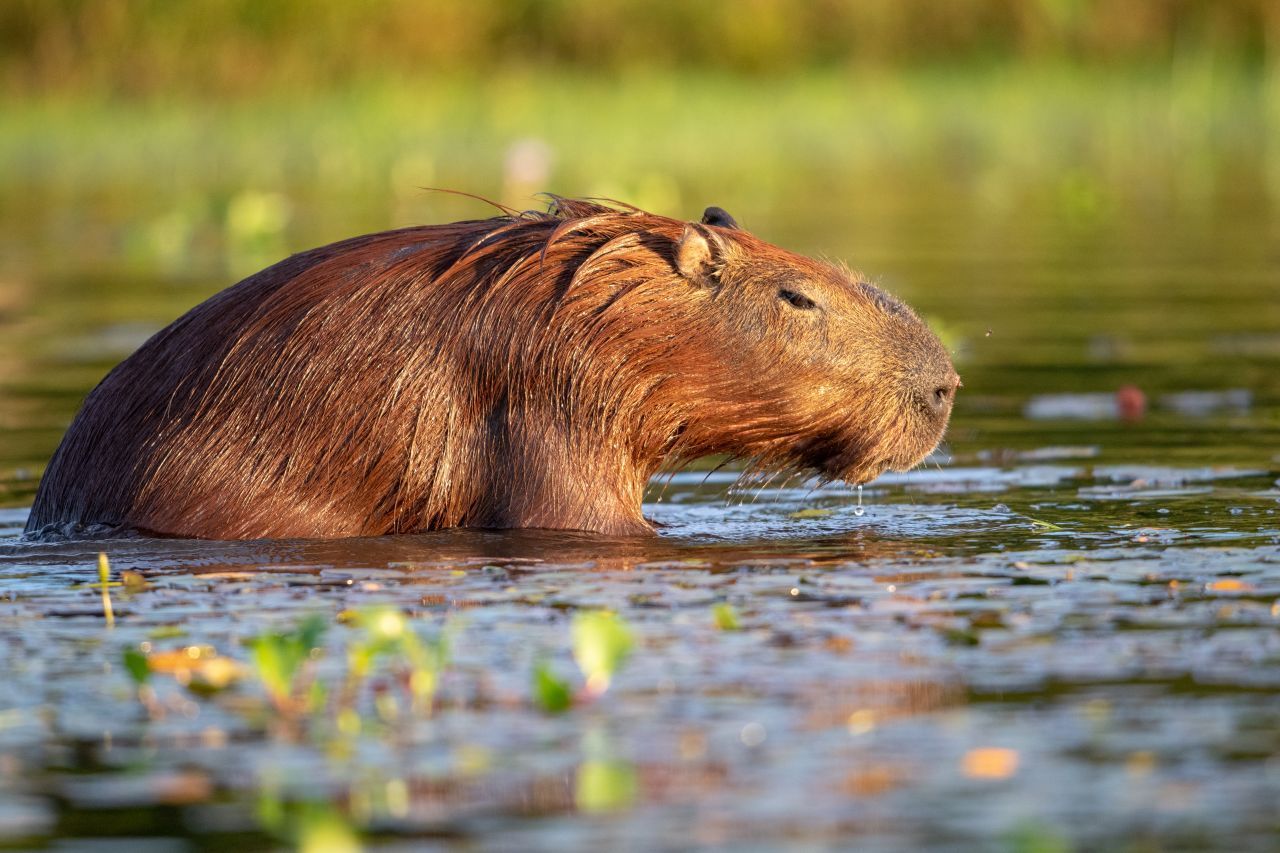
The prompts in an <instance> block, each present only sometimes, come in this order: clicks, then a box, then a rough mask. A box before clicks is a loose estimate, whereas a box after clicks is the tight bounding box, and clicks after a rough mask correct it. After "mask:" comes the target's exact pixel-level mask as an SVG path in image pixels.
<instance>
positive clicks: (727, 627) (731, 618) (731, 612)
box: [711, 601, 742, 631]
mask: <svg viewBox="0 0 1280 853" xmlns="http://www.w3.org/2000/svg"><path fill="white" fill-rule="evenodd" d="M711 619H712V621H714V622H715V625H716V627H717V628H719V629H720V630H721V631H738V630H741V628H742V622H741V620H739V619H738V611H737V610H736V609H735V608H734V606H733V605H732V604H730V603H729V602H727V601H721V602H720V603H719V604H716V605H715V606H714V607H712V608H711Z"/></svg>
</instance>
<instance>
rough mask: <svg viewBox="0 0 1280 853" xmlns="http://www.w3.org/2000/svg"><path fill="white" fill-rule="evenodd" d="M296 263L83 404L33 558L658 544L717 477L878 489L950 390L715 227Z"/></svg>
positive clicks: (228, 300) (486, 225)
mask: <svg viewBox="0 0 1280 853" xmlns="http://www.w3.org/2000/svg"><path fill="white" fill-rule="evenodd" d="M505 213H506V215H502V216H497V217H495V218H492V219H485V220H477V221H466V222H456V223H453V224H450V225H436V226H423V227H415V228H405V229H401V230H397V231H387V232H384V233H380V234H371V235H368V236H364V237H356V238H353V239H350V240H345V241H343V242H339V243H334V244H332V245H329V246H325V247H322V248H319V249H313V250H311V251H309V252H303V253H301V254H298V255H294V256H293V257H291V258H288V259H287V260H284V261H281V262H280V263H278V264H276V265H275V266H272V267H269V268H267V269H265V270H263V271H262V272H259V273H257V274H256V275H253V276H251V277H249V278H247V279H245V280H244V281H242V282H240V283H239V284H237V285H235V286H234V287H231V288H228V289H227V290H224V291H222V292H221V293H218V294H217V295H215V296H213V297H212V298H210V299H209V300H207V301H205V302H203V303H201V304H200V305H198V306H196V307H195V308H193V309H192V310H191V311H189V312H188V313H187V314H185V315H184V316H182V317H181V318H179V319H178V320H177V321H175V322H174V323H173V324H172V325H170V326H168V327H167V328H165V329H163V330H161V331H160V332H158V333H157V334H156V335H155V336H154V337H152V338H151V339H150V340H148V341H147V342H146V343H145V344H143V345H142V347H141V348H140V349H139V350H138V351H137V352H135V353H134V354H133V355H131V356H130V357H129V358H127V359H125V360H124V361H123V362H122V363H121V364H120V365H118V366H117V367H116V368H115V369H114V370H112V371H111V372H110V373H109V374H108V375H107V377H106V378H105V379H104V380H102V382H101V383H100V384H99V385H98V387H97V388H95V389H94V390H93V391H92V392H91V393H90V394H89V396H88V398H87V399H86V401H85V403H84V406H83V408H82V409H81V411H80V413H79V415H78V416H77V417H76V419H75V420H74V421H73V422H72V424H71V427H70V429H68V430H67V434H66V436H65V437H64V438H63V440H62V444H61V446H60V447H59V448H58V450H57V452H56V453H55V454H54V456H53V459H52V461H51V462H50V463H49V467H48V470H47V471H46V472H45V475H44V478H43V480H42V481H41V483H40V488H39V491H38V493H37V494H36V499H35V505H34V506H33V507H32V509H31V516H30V519H29V520H28V522H27V528H26V530H27V533H28V534H33V535H40V534H53V533H57V534H61V535H70V536H74V535H85V534H92V533H95V532H102V531H131V532H137V533H142V534H153V535H165V536H184V537H197V538H209V539H251V538H282V537H299V538H331V537H344V536H376V535H382V534H389V533H412V532H421V531H426V530H434V529H438V528H446V527H481V528H514V527H542V528H557V529H576V530H584V531H598V532H602V533H607V534H614V535H633V534H651V533H652V532H653V526H652V525H651V524H650V523H649V522H647V521H646V520H645V519H644V517H643V515H642V514H641V497H642V494H643V492H644V488H645V484H646V483H647V482H648V481H649V478H650V477H652V476H653V475H654V474H656V473H658V472H660V471H665V470H673V469H674V468H676V467H678V466H680V465H681V464H683V463H685V462H688V461H689V460H692V459H695V458H698V457H703V456H707V455H711V454H725V455H727V456H729V457H732V458H736V459H738V460H740V461H743V462H744V463H745V464H747V465H748V466H749V467H750V468H751V469H752V470H755V471H759V472H773V471H810V472H814V473H815V474H816V475H818V476H819V477H821V478H824V479H827V480H833V479H840V480H845V481H847V482H850V483H863V482H866V481H868V480H871V479H873V478H875V477H876V476H878V475H879V474H881V473H882V472H884V471H885V470H887V469H893V470H898V471H901V470H905V469H908V468H911V467H912V466H914V465H915V464H917V463H918V462H919V461H920V460H921V459H923V458H924V457H925V456H926V455H928V454H929V453H930V452H931V451H932V450H933V448H934V447H935V446H936V445H937V444H938V441H939V440H940V439H941V437H942V434H943V431H944V430H945V428H946V425H947V419H948V417H949V415H950V412H951V404H952V399H953V397H954V395H955V391H956V388H957V386H958V385H959V379H958V377H957V376H956V373H955V371H954V370H953V369H952V366H951V361H950V359H949V358H948V357H947V353H946V351H945V350H944V349H943V347H942V345H941V344H940V343H939V341H938V339H937V338H936V337H935V336H934V335H933V333H932V332H930V331H929V329H928V327H927V326H926V325H925V324H924V323H923V322H921V321H920V319H919V318H917V317H916V315H915V314H914V313H912V311H911V310H910V309H909V308H907V307H906V306H905V305H904V304H902V303H901V302H899V301H898V300H897V299H894V298H893V297H891V296H889V295H887V294H886V293H884V292H883V291H881V290H879V289H877V288H876V287H873V286H872V285H871V284H868V283H867V282H866V281H864V280H862V278H860V277H859V276H857V275H854V274H851V273H849V272H847V271H845V270H842V269H839V268H837V267H835V266H832V265H830V264H827V263H822V262H818V261H814V260H810V259H809V258H805V257H801V256H798V255H794V254H791V253H790V252H786V251H784V250H782V249H779V248H777V247H776V246H772V245H770V244H768V243H766V242H764V241H763V240H760V239H759V238H757V237H755V236H753V235H751V234H749V233H747V232H745V231H743V230H741V229H740V228H739V227H738V225H737V223H736V222H735V221H734V220H733V218H732V217H731V216H729V215H728V214H727V213H725V212H724V211H723V210H720V209H719V208H709V209H708V211H707V213H706V215H705V216H704V217H703V221H702V222H698V223H693V222H682V221H678V220H675V219H668V218H666V217H662V216H655V215H653V214H650V213H646V212H644V211H641V210H638V209H635V208H627V207H625V206H615V205H612V204H611V205H605V204H602V203H597V202H595V201H586V200H574V199H559V198H556V199H554V201H553V202H552V204H551V207H550V210H549V211H548V212H545V213H544V212H524V213H518V212H515V211H505Z"/></svg>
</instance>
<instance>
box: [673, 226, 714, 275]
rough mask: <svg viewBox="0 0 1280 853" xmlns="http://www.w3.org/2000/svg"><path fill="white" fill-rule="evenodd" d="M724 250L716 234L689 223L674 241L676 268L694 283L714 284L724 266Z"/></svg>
mask: <svg viewBox="0 0 1280 853" xmlns="http://www.w3.org/2000/svg"><path fill="white" fill-rule="evenodd" d="M724 250H725V247H724V243H723V242H722V241H721V240H720V238H719V237H718V236H716V235H715V234H714V233H712V232H710V231H708V230H707V229H706V228H703V227H702V226H701V225H694V224H693V223H689V224H688V225H686V226H685V227H684V233H683V234H681V235H680V239H679V240H677V241H676V269H677V270H679V271H680V275H682V276H684V277H685V278H687V279H689V281H691V282H693V283H694V284H697V285H702V286H710V285H713V284H716V283H717V282H718V281H719V280H720V270H721V269H723V268H724V255H725V251H724Z"/></svg>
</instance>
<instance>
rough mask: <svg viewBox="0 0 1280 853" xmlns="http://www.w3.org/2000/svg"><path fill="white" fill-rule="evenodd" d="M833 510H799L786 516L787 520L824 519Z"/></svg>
mask: <svg viewBox="0 0 1280 853" xmlns="http://www.w3.org/2000/svg"><path fill="white" fill-rule="evenodd" d="M833 511H834V510H829V509H800V510H796V511H795V512H793V513H791V514H790V515H788V516H787V517H788V518H825V517H826V516H828V515H831V513H832V512H833Z"/></svg>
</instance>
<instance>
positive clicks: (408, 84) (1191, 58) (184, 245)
mask: <svg viewBox="0 0 1280 853" xmlns="http://www.w3.org/2000/svg"><path fill="white" fill-rule="evenodd" d="M0 46H2V47H3V50H2V51H0V110H2V111H3V113H4V121H3V129H2V130H0V187H3V190H4V192H5V195H6V196H7V197H8V198H9V199H10V203H9V204H8V205H6V207H8V208H9V210H8V213H9V214H10V215H11V216H12V215H14V214H16V213H17V211H19V210H20V211H21V215H20V216H13V218H14V219H16V220H17V221H16V222H15V223H14V224H15V225H16V226H17V231H16V233H14V232H10V237H9V238H8V239H7V240H6V242H7V243H8V245H7V246H5V248H6V250H7V253H8V254H9V255H10V256H11V257H16V258H22V257H24V256H29V254H30V253H31V252H32V251H39V249H40V248H41V247H43V248H44V249H45V252H44V255H43V257H38V258H35V259H32V258H29V257H28V260H29V261H30V262H31V263H32V264H39V265H45V264H47V263H49V262H51V261H52V262H57V261H58V260H60V259H65V258H66V252H65V251H62V250H61V248H62V247H64V246H65V245H66V241H67V237H68V235H69V234H75V235H77V240H76V243H77V244H78V247H79V249H80V251H81V253H89V256H90V257H93V258H95V259H97V260H102V261H109V260H111V259H119V258H121V257H129V258H133V259H134V260H137V261H142V262H154V263H157V264H162V265H163V264H174V263H177V264H185V263H188V262H190V261H191V260H192V259H193V258H195V259H199V258H200V257H202V252H205V251H206V250H207V251H231V252H232V253H240V254H244V250H246V249H252V248H254V247H256V248H257V249H258V250H260V251H255V252H252V254H255V255H257V254H264V253H267V252H270V251H274V250H279V249H280V248H282V246H283V244H285V243H288V244H289V245H294V246H295V248H296V247H297V246H296V245H295V243H296V240H304V241H305V240H307V239H317V238H322V237H330V236H335V237H336V236H340V235H341V234H345V233H351V232H352V231H353V230H359V229H361V228H378V227H386V226H388V225H395V224H405V223H408V222H416V221H420V220H422V219H424V218H426V217H432V216H441V215H451V214H454V213H457V214H458V215H464V214H465V213H466V212H467V211H472V212H474V209H475V208H474V206H467V205H465V204H463V203H461V202H458V201H452V200H448V199H443V198H441V197H439V196H434V197H432V196H428V195H425V194H423V193H422V192H421V191H420V189H419V188H420V187H423V186H441V187H450V188H456V189H460V190H466V191H470V192H476V193H481V194H486V195H489V196H492V197H496V198H499V199H501V200H503V201H505V202H507V203H510V204H515V205H518V206H531V205H533V204H536V201H535V199H534V198H533V194H534V193H536V192H537V191H541V190H551V191H555V192H557V193H561V194H570V195H571V194H591V195H606V196H616V197H620V198H623V199H625V200H627V201H631V202H633V203H637V204H640V205H642V206H647V207H651V208H654V209H656V210H658V211H661V212H664V213H674V214H679V215H687V216H692V215H694V214H696V213H697V210H695V209H694V208H697V209H699V210H700V209H701V205H704V204H706V203H710V202H714V203H717V204H721V205H724V206H726V207H729V209H731V210H735V211H740V215H745V216H746V217H747V218H748V219H754V220H755V221H756V222H758V223H761V224H765V225H768V226H769V227H770V228H772V229H774V233H775V234H776V235H777V236H778V237H780V238H795V237H796V236H797V235H803V234H804V233H806V232H811V231H812V224H813V222H814V221H825V220H829V219H830V217H831V216H832V215H833V213H832V212H833V211H840V210H848V209H849V208H850V207H853V208H857V207H859V206H874V207H875V208H876V209H877V210H880V211H885V210H888V211H890V212H892V211H893V210H894V209H895V207H902V206H906V207H912V208H915V207H918V206H919V205H920V199H922V198H923V199H932V200H936V202H937V204H939V205H943V204H945V205H952V206H955V207H956V208H957V209H964V210H966V211H972V212H973V213H974V215H979V216H987V215H989V216H994V217H1000V216H1006V215H1008V214H1009V213H1010V211H1027V210H1041V211H1045V212H1046V213H1047V214H1050V215H1060V216H1063V217H1065V218H1067V219H1069V220H1073V221H1075V220H1086V221H1087V220H1100V221H1106V220H1107V219H1108V217H1111V216H1113V215H1115V214H1117V213H1125V212H1132V213H1133V214H1134V215H1147V214H1152V215H1156V214H1160V213H1162V212H1164V211H1167V210H1168V209H1169V208H1170V207H1173V208H1176V209H1181V210H1187V211H1194V210H1196V209H1202V210H1210V211H1211V210H1213V209H1214V208H1215V207H1220V206H1230V207H1240V206H1244V207H1248V208H1250V209H1259V210H1266V211H1270V210H1271V209H1273V207H1274V201H1275V199H1276V198H1278V197H1280V132H1277V131H1278V130H1280V4H1276V3H1274V2H1270V0H1226V2H1216V3H1213V2H1189V0H1131V2H1124V3H1107V2H1097V0H1027V2H1020V0H953V2H947V3H936V2H925V0H864V1H863V2H830V1H829V0H828V2H813V3H791V2H782V0H742V1H741V2H736V3H699V4H695V3H685V2H678V0H657V2H638V0H619V2H612V3H584V2H571V1H570V0H541V2H539V0H511V2H502V0H471V2H464V1H463V0H436V2H427V3H422V2H407V0H381V2H369V3H347V2H324V0H321V2H315V0H313V1H312V2H303V1H302V0H280V2H272V3H261V2H247V0H192V2H186V3H177V4H175V3H168V2H160V1H159V0H125V2H111V0H51V2H43V1H42V0H17V2H10V3H7V4H5V5H4V6H3V7H0ZM246 193H247V195H246ZM901 198H906V199H908V201H907V202H904V203H902V204H899V203H898V202H896V201H895V199H901ZM19 199H21V200H22V201H21V202H19V201H18V200H19ZM335 203H337V204H340V205H341V207H342V211H341V216H340V218H339V220H338V222H332V223H331V221H330V214H331V213H332V210H330V209H323V208H327V207H331V206H332V205H334V204H335ZM837 215H838V214H837ZM6 218H9V217H6ZM330 224H333V225H335V226H336V225H338V224H340V225H341V227H340V228H337V230H335V231H333V232H332V233H331V232H330V230H329V225H330ZM121 229H123V232H124V233H122V231H121ZM272 234H275V235H276V236H277V237H278V238H279V239H278V241H276V242H279V243H280V244H281V245H274V244H273V241H272V239H270V238H271V235H272ZM95 248H99V249H101V252H100V253H98V254H97V255H95V254H94V250H95Z"/></svg>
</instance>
